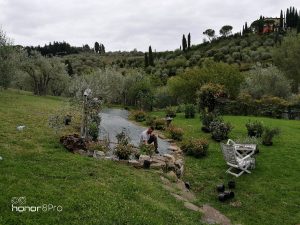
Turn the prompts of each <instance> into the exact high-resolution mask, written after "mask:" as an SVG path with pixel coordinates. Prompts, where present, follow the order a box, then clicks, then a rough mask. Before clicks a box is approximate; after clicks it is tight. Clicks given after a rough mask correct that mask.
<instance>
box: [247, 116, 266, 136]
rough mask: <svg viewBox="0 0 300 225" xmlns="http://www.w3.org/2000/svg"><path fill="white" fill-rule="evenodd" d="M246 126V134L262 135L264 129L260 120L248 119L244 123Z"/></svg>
mask: <svg viewBox="0 0 300 225" xmlns="http://www.w3.org/2000/svg"><path fill="white" fill-rule="evenodd" d="M246 128H247V131H248V136H249V137H256V138H259V137H261V136H262V134H263V131H264V125H263V123H262V122H261V121H257V120H256V121H254V122H252V121H250V120H249V121H248V122H247V123H246Z"/></svg>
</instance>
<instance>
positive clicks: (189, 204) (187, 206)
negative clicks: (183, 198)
mask: <svg viewBox="0 0 300 225" xmlns="http://www.w3.org/2000/svg"><path fill="white" fill-rule="evenodd" d="M184 207H185V208H187V209H190V210H193V211H195V212H199V211H200V208H199V207H198V206H196V205H194V204H193V203H190V202H185V203H184Z"/></svg>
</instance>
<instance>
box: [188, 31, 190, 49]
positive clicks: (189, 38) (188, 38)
mask: <svg viewBox="0 0 300 225" xmlns="http://www.w3.org/2000/svg"><path fill="white" fill-rule="evenodd" d="M190 49H191V33H189V34H188V50H190Z"/></svg>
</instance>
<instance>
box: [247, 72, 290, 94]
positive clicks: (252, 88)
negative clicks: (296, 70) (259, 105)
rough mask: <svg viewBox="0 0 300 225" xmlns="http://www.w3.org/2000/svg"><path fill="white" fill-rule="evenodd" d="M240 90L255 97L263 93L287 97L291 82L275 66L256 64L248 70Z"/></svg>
mask: <svg viewBox="0 0 300 225" xmlns="http://www.w3.org/2000/svg"><path fill="white" fill-rule="evenodd" d="M242 90H243V92H246V93H249V94H250V95H251V96H252V97H254V98H256V99H260V98H261V97H263V96H264V95H270V96H276V97H281V98H288V97H289V96H290V95H291V82H290V80H288V79H287V78H286V77H285V75H284V74H283V73H282V72H281V71H280V70H279V69H278V68H277V67H275V66H270V67H269V68H262V67H260V66H256V67H255V68H254V69H253V70H251V71H249V72H248V74H247V76H246V78H245V81H244V83H243V85H242Z"/></svg>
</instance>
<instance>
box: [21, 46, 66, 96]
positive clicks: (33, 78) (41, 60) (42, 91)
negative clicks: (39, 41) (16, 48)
mask: <svg viewBox="0 0 300 225" xmlns="http://www.w3.org/2000/svg"><path fill="white" fill-rule="evenodd" d="M23 70H24V71H26V72H27V74H28V76H29V78H30V83H31V86H32V88H33V93H34V94H35V95H46V94H47V91H48V88H49V84H50V83H51V82H55V81H58V80H61V81H62V80H64V79H65V78H67V77H68V74H67V72H66V69H65V64H63V63H61V62H60V60H59V59H58V58H56V57H53V58H46V57H43V56H42V55H41V54H40V53H39V52H32V53H31V55H29V56H28V58H27V60H26V61H25V62H24V64H23Z"/></svg>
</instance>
